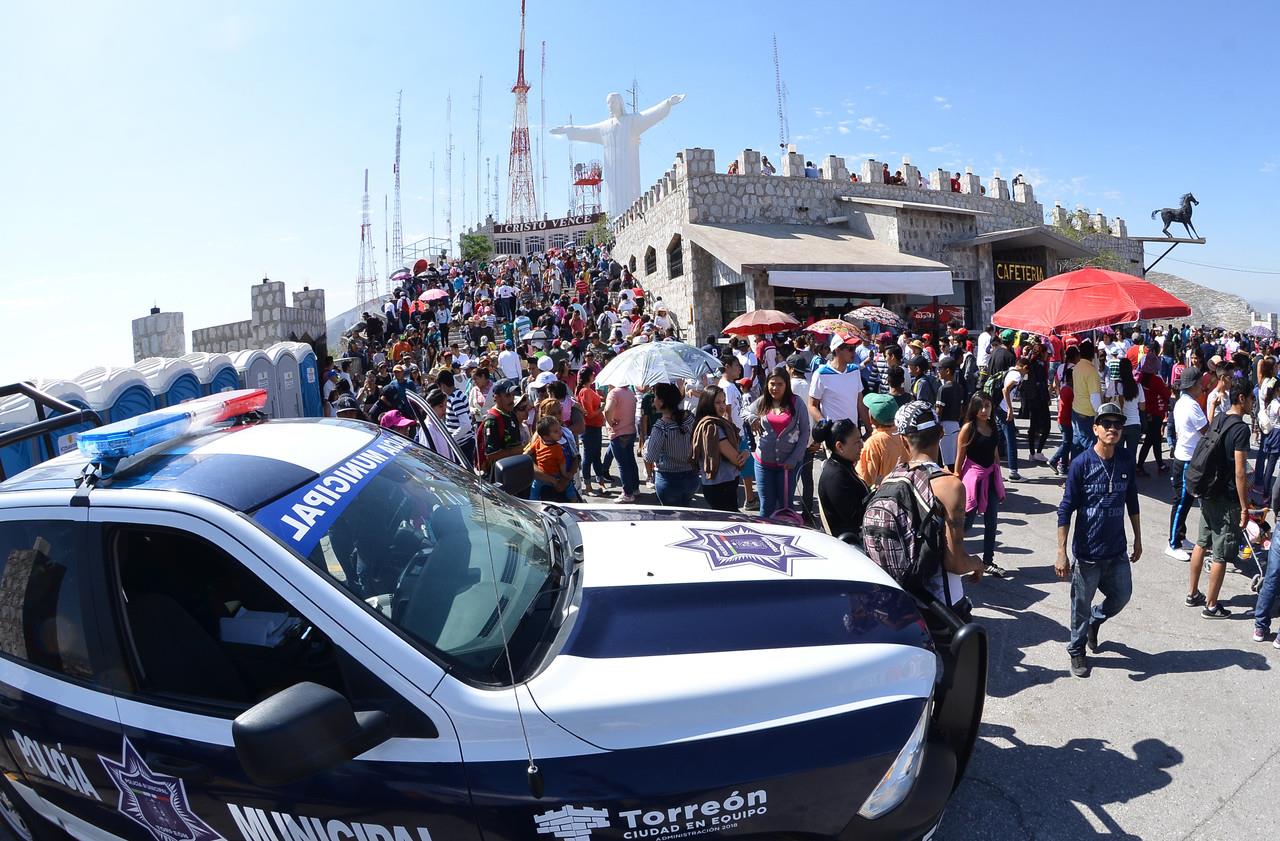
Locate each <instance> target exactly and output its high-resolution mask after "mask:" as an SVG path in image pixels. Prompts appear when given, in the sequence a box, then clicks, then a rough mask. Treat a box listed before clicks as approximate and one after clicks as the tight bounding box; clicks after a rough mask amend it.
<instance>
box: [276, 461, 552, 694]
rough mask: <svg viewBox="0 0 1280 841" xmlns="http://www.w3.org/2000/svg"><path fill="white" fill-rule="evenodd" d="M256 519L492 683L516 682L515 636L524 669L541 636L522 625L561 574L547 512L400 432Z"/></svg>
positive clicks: (458, 665)
mask: <svg viewBox="0 0 1280 841" xmlns="http://www.w3.org/2000/svg"><path fill="white" fill-rule="evenodd" d="M254 518H255V520H257V521H258V522H259V523H260V524H261V525H262V526H263V527H265V528H266V529H267V530H268V531H270V532H272V533H273V534H275V535H276V536H277V537H279V538H280V539H281V540H282V541H283V542H284V543H285V544H286V545H288V546H289V547H290V548H291V549H293V551H295V552H296V553H297V554H299V555H300V556H302V557H303V558H306V559H307V560H308V561H309V562H310V563H311V564H312V565H313V566H315V567H316V569H318V570H319V571H320V572H321V573H322V574H323V575H325V576H326V577H327V578H329V579H330V580H332V581H333V582H334V583H335V584H336V585H338V586H339V587H342V588H343V589H345V590H346V591H348V592H349V593H350V594H351V595H353V596H354V597H356V598H358V599H360V600H362V601H363V602H365V603H366V604H367V605H368V606H369V607H370V608H372V609H373V610H374V611H376V612H377V613H378V614H379V615H380V616H382V617H383V618H384V619H385V620H386V621H388V622H390V623H391V624H392V625H394V626H396V627H397V628H399V629H400V630H401V631H403V632H405V633H406V634H407V635H408V636H409V637H410V638H411V639H413V640H414V641H415V642H416V643H418V644H419V645H421V646H423V647H425V648H426V649H428V650H429V652H431V653H432V654H434V655H437V657H438V659H440V660H443V661H444V662H445V663H446V664H448V665H451V666H453V667H454V668H455V669H457V670H458V671H460V672H461V673H462V674H463V675H465V676H467V677H469V678H470V679H472V680H475V681H477V682H481V683H489V684H493V683H509V682H510V675H509V673H508V671H507V666H506V663H505V661H504V660H503V657H502V652H503V644H504V639H506V640H512V639H513V638H515V639H516V640H517V641H518V643H517V642H513V643H512V661H513V662H514V663H515V664H517V665H516V668H519V664H520V663H521V662H522V661H523V660H524V659H525V657H526V656H527V654H528V650H529V648H530V646H532V645H534V644H536V643H537V642H538V640H537V639H536V637H539V636H540V634H533V635H530V634H528V633H519V634H517V631H518V630H524V629H519V628H518V626H519V624H520V622H521V620H522V617H524V616H525V614H526V612H528V611H529V608H530V606H531V605H532V604H533V602H534V600H535V599H536V598H537V597H538V595H539V593H540V592H541V591H543V590H544V588H550V587H551V586H552V585H553V583H555V582H554V581H553V579H558V576H553V575H552V572H553V564H552V553H551V549H550V547H549V545H548V541H547V533H546V531H545V529H544V527H543V524H542V522H541V521H540V519H539V517H538V516H537V515H536V513H534V512H533V511H531V510H530V509H529V508H528V507H527V506H526V505H525V504H524V503H522V502H520V501H519V500H516V499H514V498H512V497H509V496H507V495H506V494H503V493H502V492H501V491H499V490H498V489H496V488H494V487H492V486H490V485H487V484H486V483H483V482H480V481H478V480H477V479H476V478H475V477H473V476H471V475H470V474H467V473H465V472H463V471H461V470H459V469H457V468H456V467H454V466H452V465H450V464H447V463H445V462H444V461H443V460H441V459H436V458H432V457H431V456H429V455H427V453H426V451H424V450H422V449H420V448H419V447H417V446H414V445H411V444H410V443H409V442H408V441H407V440H406V439H403V438H400V437H398V436H388V435H383V436H380V437H379V438H377V439H375V440H374V441H373V442H372V443H371V444H370V445H369V447H367V448H366V449H364V450H362V451H360V452H358V453H355V454H353V455H352V456H351V457H349V458H348V459H347V460H345V461H343V462H340V463H338V464H335V465H334V466H333V467H331V468H329V470H327V471H325V472H324V473H322V474H321V475H320V476H319V478H317V480H316V481H314V482H311V483H308V484H307V485H304V486H303V487H301V488H299V489H297V490H295V491H293V492H291V493H288V494H285V495H284V496H283V497H281V498H279V499H277V500H275V501H274V502H272V503H269V504H267V505H266V506H264V507H263V508H261V509H260V510H258V511H257V512H256V513H255V514H254ZM531 636H532V637H535V639H530V637H531ZM517 644H519V646H520V647H522V648H523V649H524V651H520V650H517ZM518 677H519V675H518V674H517V678H518Z"/></svg>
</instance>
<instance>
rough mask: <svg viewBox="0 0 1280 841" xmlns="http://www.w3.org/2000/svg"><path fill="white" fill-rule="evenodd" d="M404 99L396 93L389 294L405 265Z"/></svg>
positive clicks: (388, 270)
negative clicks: (402, 222)
mask: <svg viewBox="0 0 1280 841" xmlns="http://www.w3.org/2000/svg"><path fill="white" fill-rule="evenodd" d="M403 99H404V91H400V92H399V93H398V94H396V164H395V169H394V170H393V174H394V175H395V177H396V193H395V198H396V201H395V211H396V215H395V216H394V217H393V218H392V220H391V255H390V256H389V257H387V263H388V265H387V294H388V295H390V294H391V272H393V271H395V269H398V268H400V266H402V265H404V228H403V227H402V226H401V225H400V103H401V101H402V100H403ZM393 267H394V268H393Z"/></svg>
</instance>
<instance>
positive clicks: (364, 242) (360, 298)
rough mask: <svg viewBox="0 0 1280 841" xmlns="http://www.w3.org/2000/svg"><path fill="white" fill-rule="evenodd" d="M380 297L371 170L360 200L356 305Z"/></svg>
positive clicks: (366, 178)
mask: <svg viewBox="0 0 1280 841" xmlns="http://www.w3.org/2000/svg"><path fill="white" fill-rule="evenodd" d="M377 297H378V264H377V262H376V261H375V258H374V252H373V228H372V226H371V225H370V224H369V170H367V169H366V170H365V171H364V198H363V199H362V200H361V202H360V271H359V273H358V274H357V275H356V305H357V306H358V305H360V304H364V303H367V302H369V301H372V300H373V299H374V298H377Z"/></svg>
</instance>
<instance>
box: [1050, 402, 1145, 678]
mask: <svg viewBox="0 0 1280 841" xmlns="http://www.w3.org/2000/svg"><path fill="white" fill-rule="evenodd" d="M1123 430H1124V410H1123V409H1122V408H1120V406H1119V405H1118V404H1116V403H1103V404H1102V405H1101V406H1100V407H1099V408H1098V413H1097V414H1096V415H1095V416H1094V418H1093V434H1094V435H1095V436H1096V440H1095V441H1094V444H1093V446H1092V447H1090V448H1089V449H1087V450H1085V451H1084V452H1083V453H1081V454H1080V455H1079V456H1078V457H1076V458H1075V459H1073V460H1072V462H1071V469H1070V470H1069V471H1068V473H1067V481H1066V487H1065V489H1064V491H1063V495H1062V502H1061V503H1059V505H1058V560H1057V562H1056V563H1055V564H1054V571H1055V572H1056V573H1057V574H1058V577H1059V578H1062V579H1065V578H1066V577H1067V575H1068V574H1070V575H1071V640H1070V641H1069V642H1068V643H1067V654H1068V655H1069V656H1070V657H1071V674H1073V675H1075V676H1076V677H1088V676H1089V662H1088V661H1087V660H1086V659H1085V656H1084V649H1085V644H1086V642H1087V643H1088V646H1089V650H1090V651H1094V652H1096V651H1097V650H1098V628H1099V627H1100V626H1101V625H1102V623H1103V622H1105V621H1107V620H1108V619H1110V618H1111V617H1113V616H1115V615H1116V614H1117V613H1119V612H1120V611H1121V610H1122V609H1123V608H1124V606H1125V605H1126V604H1128V602H1129V598H1130V597H1131V596H1132V595H1133V573H1132V571H1131V570H1130V565H1131V564H1135V563H1137V562H1138V558H1140V557H1141V556H1142V523H1141V520H1140V518H1139V516H1138V483H1137V475H1136V473H1135V471H1134V463H1133V455H1132V453H1130V452H1129V451H1128V450H1125V449H1120V448H1118V447H1117V445H1118V444H1119V443H1120V437H1121V433H1122V432H1123ZM1126 511H1127V513H1128V515H1129V522H1130V523H1132V525H1133V551H1132V552H1128V549H1127V541H1126V538H1125V533H1124V517H1125V513H1126ZM1076 512H1079V516H1078V517H1077V518H1076V531H1075V535H1074V537H1073V539H1072V541H1071V554H1072V555H1074V556H1075V561H1076V563H1075V567H1074V569H1073V567H1072V565H1071V563H1070V561H1068V559H1067V534H1068V532H1069V531H1070V529H1071V515H1072V514H1073V513H1076ZM1099 590H1101V591H1102V594H1103V596H1105V598H1104V599H1103V601H1102V603H1101V604H1098V605H1095V604H1093V597H1094V594H1096V593H1097V592H1098V591H1099Z"/></svg>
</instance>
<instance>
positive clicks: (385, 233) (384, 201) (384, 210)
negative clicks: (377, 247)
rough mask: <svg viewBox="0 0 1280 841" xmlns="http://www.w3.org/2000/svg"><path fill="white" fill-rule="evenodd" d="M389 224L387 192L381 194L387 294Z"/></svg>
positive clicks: (389, 274)
mask: <svg viewBox="0 0 1280 841" xmlns="http://www.w3.org/2000/svg"><path fill="white" fill-rule="evenodd" d="M390 236H391V226H390V225H389V224H388V223H387V194H386V193H383V194H382V251H383V254H384V255H385V259H386V261H387V262H386V266H387V294H388V295H390V294H391V242H390Z"/></svg>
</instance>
